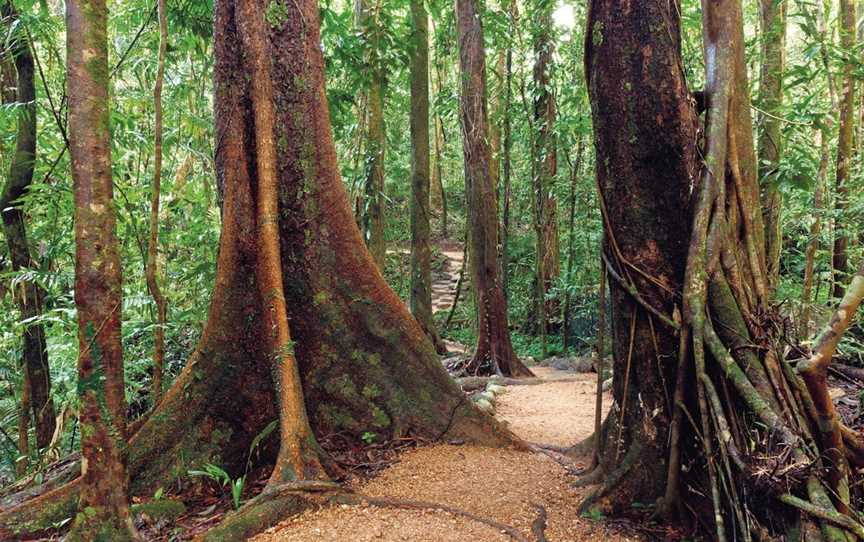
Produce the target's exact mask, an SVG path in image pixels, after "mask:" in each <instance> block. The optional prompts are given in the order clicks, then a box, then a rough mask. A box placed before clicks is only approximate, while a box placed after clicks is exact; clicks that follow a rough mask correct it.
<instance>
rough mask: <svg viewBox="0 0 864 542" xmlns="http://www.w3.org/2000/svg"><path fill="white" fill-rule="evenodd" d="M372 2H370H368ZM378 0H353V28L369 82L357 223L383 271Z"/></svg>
mask: <svg viewBox="0 0 864 542" xmlns="http://www.w3.org/2000/svg"><path fill="white" fill-rule="evenodd" d="M372 2H374V5H373V4H372ZM381 2H382V0H355V4H354V12H355V17H356V20H357V27H358V28H359V29H360V31H361V32H362V33H363V35H364V36H365V38H366V41H367V44H366V47H367V50H366V54H365V59H366V68H367V69H368V74H369V82H368V87H367V89H366V137H365V139H364V142H363V144H364V148H365V152H364V156H363V164H364V165H363V167H364V174H363V175H364V181H363V198H364V200H363V203H362V214H361V217H360V223H361V224H362V226H363V237H364V239H365V241H366V246H368V247H369V252H371V253H372V257H373V258H374V259H375V263H376V264H378V267H379V268H380V269H381V270H382V271H383V269H384V263H385V261H386V258H387V246H386V244H385V242H384V148H385V146H386V139H385V137H386V135H385V131H384V130H385V129H384V78H385V72H384V65H383V62H382V60H381V58H380V55H379V54H378V47H379V43H380V37H381V32H382V31H383V30H382V24H383V23H382V22H381V9H382V3H381Z"/></svg>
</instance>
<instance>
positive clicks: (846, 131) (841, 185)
mask: <svg viewBox="0 0 864 542" xmlns="http://www.w3.org/2000/svg"><path fill="white" fill-rule="evenodd" d="M838 9H839V13H838V15H839V20H840V25H839V29H840V48H841V50H843V51H852V50H853V49H854V48H855V42H856V41H857V40H856V36H855V0H840V4H839V6H838ZM854 70H855V67H854V64H853V62H852V59H849V60H847V61H846V62H845V63H844V66H843V79H842V87H841V92H840V103H839V106H840V123H839V126H838V129H839V132H838V136H837V177H836V179H835V184H834V190H835V195H836V199H835V202H834V210H835V211H834V212H835V216H836V217H837V219H836V221H837V222H836V225H835V228H834V229H835V231H834V250H833V252H832V255H831V264H832V268H833V270H834V286H833V288H832V296H833V297H836V298H838V299H839V298H842V297H843V292H844V286H843V285H844V284H845V283H846V279H847V277H846V275H847V274H848V273H849V254H848V251H849V233H848V231H847V229H848V224H847V221H848V216H847V212H846V208H847V206H848V205H849V201H848V200H849V187H848V186H847V184H848V182H849V177H850V174H851V171H852V162H853V157H854V152H853V146H852V143H853V141H852V139H853V137H852V136H853V134H854V131H855V75H854Z"/></svg>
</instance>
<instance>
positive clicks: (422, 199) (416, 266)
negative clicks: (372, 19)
mask: <svg viewBox="0 0 864 542" xmlns="http://www.w3.org/2000/svg"><path fill="white" fill-rule="evenodd" d="M411 29H412V33H413V35H412V38H413V43H412V50H411V120H410V124H411V298H410V306H411V313H412V314H413V315H414V318H416V319H417V322H418V323H419V324H420V327H421V328H423V331H424V332H426V335H428V336H429V339H430V340H431V341H432V344H434V345H435V349H436V351H437V352H438V353H439V354H443V353H445V352H446V351H447V348H446V347H445V346H444V343H443V342H442V341H441V338H440V337H439V336H438V332H437V330H436V329H435V323H434V322H433V320H432V262H431V260H432V251H431V248H430V244H429V243H430V237H431V228H430V225H429V191H430V186H429V184H430V183H429V181H430V171H429V15H428V14H427V13H426V8H425V7H424V5H423V0H412V2H411Z"/></svg>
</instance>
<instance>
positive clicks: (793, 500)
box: [780, 493, 864, 540]
mask: <svg viewBox="0 0 864 542" xmlns="http://www.w3.org/2000/svg"><path fill="white" fill-rule="evenodd" d="M780 501H781V502H783V503H785V504H788V505H789V506H793V507H795V508H797V509H798V510H801V511H802V512H804V513H806V514H809V515H811V516H813V517H815V518H819V519H822V520H825V521H829V522H831V523H833V524H835V525H838V526H840V527H842V528H844V529H847V530H849V531H851V532H852V533H855V536H857V537H858V538H860V539H862V540H864V525H862V524H861V523H859V522H857V521H855V520H854V519H852V518H851V517H849V516H847V515H845V514H841V513H840V512H837V511H836V510H829V509H827V508H824V507H822V506H818V505H815V504H813V503H811V502H810V501H805V500H804V499H799V498H798V497H796V496H794V495H790V494H789V493H786V494H783V495H781V496H780Z"/></svg>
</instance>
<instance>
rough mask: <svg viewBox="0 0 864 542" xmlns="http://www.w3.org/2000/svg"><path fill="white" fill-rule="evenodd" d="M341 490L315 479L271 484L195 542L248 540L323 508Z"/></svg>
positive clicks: (332, 484) (338, 487) (336, 486)
mask: <svg viewBox="0 0 864 542" xmlns="http://www.w3.org/2000/svg"><path fill="white" fill-rule="evenodd" d="M341 491H342V489H341V487H340V486H339V485H338V484H335V483H332V482H325V481H316V480H309V481H300V482H293V483H284V484H270V485H268V486H267V488H266V489H265V490H264V491H263V492H261V493H260V494H259V495H258V496H257V497H255V498H254V499H252V500H251V501H249V502H248V503H246V504H245V505H243V507H241V508H240V509H239V510H237V511H235V512H232V513H230V514H228V516H227V517H226V518H225V519H224V520H223V521H222V522H221V523H220V524H219V525H217V526H215V527H214V528H212V529H210V530H209V531H207V532H206V533H204V534H202V535H201V536H199V537H197V538H196V541H198V542H234V541H237V542H239V541H241V540H247V539H248V538H250V537H252V536H255V535H256V534H258V533H260V532H262V531H264V530H266V529H269V528H270V527H272V526H274V525H276V524H277V523H279V522H280V521H282V520H284V519H285V518H286V517H288V516H291V515H294V514H299V513H300V512H302V511H303V510H306V509H307V508H311V507H313V506H323V505H324V504H326V503H327V498H328V497H330V496H332V495H333V493H337V492H341Z"/></svg>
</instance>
